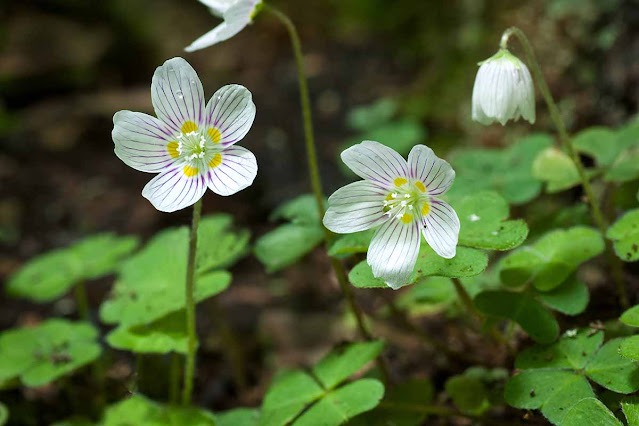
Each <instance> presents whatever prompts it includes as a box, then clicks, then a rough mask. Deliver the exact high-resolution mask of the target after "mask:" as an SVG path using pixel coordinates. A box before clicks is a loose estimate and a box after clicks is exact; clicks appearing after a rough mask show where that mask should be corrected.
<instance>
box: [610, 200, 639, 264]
mask: <svg viewBox="0 0 639 426" xmlns="http://www.w3.org/2000/svg"><path fill="white" fill-rule="evenodd" d="M606 237H608V238H609V239H611V240H613V246H614V249H615V253H617V256H618V257H619V258H620V259H621V260H624V261H626V262H636V261H637V260H639V209H635V210H631V211H629V212H627V213H626V214H625V215H623V216H622V217H621V218H620V219H619V220H617V221H616V222H615V223H614V224H613V225H612V226H611V227H610V228H608V232H606Z"/></svg>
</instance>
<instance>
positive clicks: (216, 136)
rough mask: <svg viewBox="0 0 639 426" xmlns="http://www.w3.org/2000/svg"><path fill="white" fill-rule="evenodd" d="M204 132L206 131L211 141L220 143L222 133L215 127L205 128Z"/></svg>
mask: <svg viewBox="0 0 639 426" xmlns="http://www.w3.org/2000/svg"><path fill="white" fill-rule="evenodd" d="M206 133H208V135H209V137H210V138H211V140H212V141H213V143H220V140H221V139H222V134H221V133H220V131H219V130H217V129H216V128H215V127H211V128H209V130H207V131H206Z"/></svg>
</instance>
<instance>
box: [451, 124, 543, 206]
mask: <svg viewBox="0 0 639 426" xmlns="http://www.w3.org/2000/svg"><path fill="white" fill-rule="evenodd" d="M552 144H553V139H552V137H551V136H549V135H546V134H535V135H531V136H527V137H525V138H523V139H521V140H519V141H518V142H517V143H516V144H513V145H511V146H510V147H508V148H505V149H467V150H463V151H459V152H457V153H455V154H454V155H453V156H452V157H451V164H452V165H453V167H454V168H455V171H456V172H457V177H456V179H455V184H454V185H453V186H452V188H451V190H450V191H449V193H448V194H449V195H450V196H457V195H468V194H474V193H476V192H479V191H482V190H494V191H496V192H497V193H499V194H500V195H501V196H503V197H504V198H505V199H506V200H507V201H508V202H509V203H510V204H523V203H526V202H528V201H530V200H532V199H533V198H535V197H537V195H539V192H540V191H541V182H539V180H537V179H536V178H535V177H534V176H533V174H532V164H533V161H534V160H535V158H536V157H537V154H538V153H540V152H541V151H543V150H544V149H546V148H547V147H549V146H551V145H552Z"/></svg>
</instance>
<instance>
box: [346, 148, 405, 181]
mask: <svg viewBox="0 0 639 426" xmlns="http://www.w3.org/2000/svg"><path fill="white" fill-rule="evenodd" d="M342 161H344V163H346V165H347V166H348V167H349V168H350V169H351V170H352V171H353V172H355V173H356V174H357V175H358V176H360V177H362V178H364V179H367V180H370V181H373V182H376V183H378V184H381V185H384V186H386V187H393V186H394V185H393V182H394V181H395V179H397V178H406V177H408V165H407V164H406V160H404V158H403V157H402V156H401V155H399V154H398V153H397V152H395V151H394V150H393V149H391V148H389V147H387V146H385V145H382V144H381V143H379V142H374V141H364V142H362V143H358V144H357V145H353V146H352V147H350V148H348V149H346V150H345V151H344V152H342Z"/></svg>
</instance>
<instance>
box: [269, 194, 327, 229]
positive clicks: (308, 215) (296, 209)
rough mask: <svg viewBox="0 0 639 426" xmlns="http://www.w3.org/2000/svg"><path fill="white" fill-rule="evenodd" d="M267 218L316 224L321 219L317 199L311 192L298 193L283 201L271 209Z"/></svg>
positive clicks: (294, 222) (298, 223) (299, 223)
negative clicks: (298, 194)
mask: <svg viewBox="0 0 639 426" xmlns="http://www.w3.org/2000/svg"><path fill="white" fill-rule="evenodd" d="M324 202H326V200H324ZM269 219H270V220H273V221H275V220H286V221H288V222H291V223H293V224H295V225H317V224H318V223H319V222H320V220H321V218H320V216H319V210H318V209H317V200H316V199H315V196H313V195H312V194H304V195H300V196H299V197H297V198H293V199H292V200H290V201H287V202H285V203H284V204H282V205H281V206H279V207H277V208H276V209H275V210H273V213H271V216H270V218H269Z"/></svg>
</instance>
